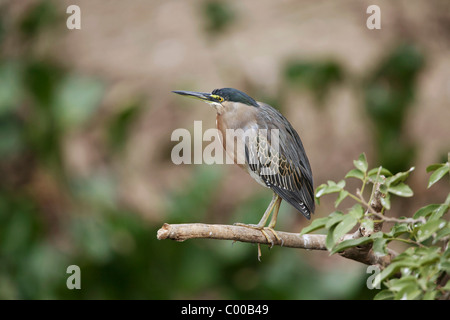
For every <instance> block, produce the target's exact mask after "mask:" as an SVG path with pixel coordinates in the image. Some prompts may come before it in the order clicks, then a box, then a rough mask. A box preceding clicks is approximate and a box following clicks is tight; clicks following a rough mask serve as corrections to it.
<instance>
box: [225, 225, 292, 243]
mask: <svg viewBox="0 0 450 320" xmlns="http://www.w3.org/2000/svg"><path fill="white" fill-rule="evenodd" d="M234 225H235V226H240V227H247V228H251V229H255V230H259V231H261V233H262V234H263V236H264V237H265V238H266V239H267V242H268V243H269V244H270V248H271V249H272V248H273V246H274V244H275V242H274V241H273V240H272V237H270V236H269V234H268V233H267V232H266V230H270V231H271V232H272V233H273V235H274V236H275V239H276V240H277V241H278V242H279V243H280V244H281V246H283V244H284V241H283V239H281V238H280V236H279V235H278V234H277V232H276V231H275V230H274V229H273V228H271V227H264V226H260V225H257V224H245V223H239V222H237V223H234Z"/></svg>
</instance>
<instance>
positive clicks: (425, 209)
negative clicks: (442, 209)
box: [413, 204, 440, 219]
mask: <svg viewBox="0 0 450 320" xmlns="http://www.w3.org/2000/svg"><path fill="white" fill-rule="evenodd" d="M439 206H440V205H439V204H429V205H427V206H425V207H422V208H420V209H419V210H417V211H416V213H414V216H413V218H414V219H417V218H419V217H427V216H428V215H430V214H431V213H432V212H433V211H434V210H436V209H437V208H439Z"/></svg>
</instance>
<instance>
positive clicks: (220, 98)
mask: <svg viewBox="0 0 450 320" xmlns="http://www.w3.org/2000/svg"><path fill="white" fill-rule="evenodd" d="M211 97H213V98H214V99H216V100H217V101H219V102H222V101H223V98H222V97H221V96H218V95H216V94H212V95H211Z"/></svg>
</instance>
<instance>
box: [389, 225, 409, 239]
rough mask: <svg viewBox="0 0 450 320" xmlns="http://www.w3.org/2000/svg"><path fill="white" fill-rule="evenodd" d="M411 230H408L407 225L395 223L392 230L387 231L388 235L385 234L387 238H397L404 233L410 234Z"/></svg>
mask: <svg viewBox="0 0 450 320" xmlns="http://www.w3.org/2000/svg"><path fill="white" fill-rule="evenodd" d="M410 231H411V230H410V229H409V226H408V225H407V224H404V223H396V224H395V225H394V226H393V227H392V228H391V231H389V233H387V235H388V236H390V237H394V238H396V237H398V236H399V235H401V234H403V233H406V232H410Z"/></svg>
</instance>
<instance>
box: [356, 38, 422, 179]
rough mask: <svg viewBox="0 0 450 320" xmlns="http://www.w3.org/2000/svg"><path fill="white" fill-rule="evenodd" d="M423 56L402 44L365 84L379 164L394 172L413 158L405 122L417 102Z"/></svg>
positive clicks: (366, 103) (412, 148) (406, 166)
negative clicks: (415, 100)
mask: <svg viewBox="0 0 450 320" xmlns="http://www.w3.org/2000/svg"><path fill="white" fill-rule="evenodd" d="M423 66H424V56H423V54H422V53H421V52H420V51H419V49H418V48H417V47H415V46H413V45H408V44H405V45H400V46H398V47H397V48H395V49H394V50H393V51H392V52H391V53H390V54H389V55H388V56H387V57H386V58H385V60H384V61H382V62H381V64H380V65H379V66H378V67H377V68H376V69H375V70H374V71H373V73H372V74H371V75H369V77H368V79H367V81H366V83H365V88H364V92H365V105H366V110H367V114H368V115H369V116H370V119H371V120H372V121H373V127H374V139H375V143H376V146H377V156H378V161H379V162H380V164H381V165H383V167H385V168H388V169H389V170H392V171H394V172H396V171H402V170H405V169H407V168H408V166H410V165H411V162H412V160H413V159H414V153H415V146H414V143H412V142H410V141H408V140H407V136H406V135H405V132H406V129H407V128H405V126H404V125H405V123H404V122H405V119H406V114H407V112H408V110H409V109H410V108H411V106H412V103H413V101H414V92H415V88H416V81H417V77H418V75H419V72H420V71H421V70H422V68H423Z"/></svg>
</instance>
